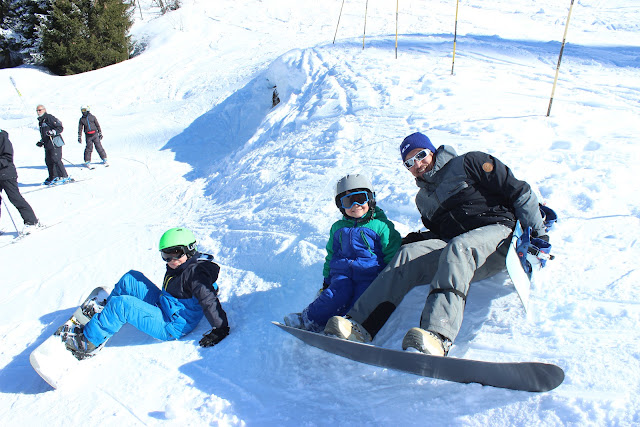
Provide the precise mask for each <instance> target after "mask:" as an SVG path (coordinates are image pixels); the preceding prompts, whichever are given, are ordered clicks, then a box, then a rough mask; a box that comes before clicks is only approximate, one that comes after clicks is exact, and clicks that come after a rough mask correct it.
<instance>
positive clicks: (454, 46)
mask: <svg viewBox="0 0 640 427" xmlns="http://www.w3.org/2000/svg"><path fill="white" fill-rule="evenodd" d="M458 1H459V0H456V23H455V26H454V27H453V57H452V58H451V75H453V66H454V64H455V62H456V39H457V38H458Z"/></svg>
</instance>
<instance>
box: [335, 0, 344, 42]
mask: <svg viewBox="0 0 640 427" xmlns="http://www.w3.org/2000/svg"><path fill="white" fill-rule="evenodd" d="M343 7H344V0H342V6H340V15H338V25H336V33H335V34H334V35H333V44H336V37H337V36H338V27H339V26H340V18H341V17H342V8H343Z"/></svg>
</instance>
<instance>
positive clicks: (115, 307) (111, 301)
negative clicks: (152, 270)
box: [84, 271, 176, 346]
mask: <svg viewBox="0 0 640 427" xmlns="http://www.w3.org/2000/svg"><path fill="white" fill-rule="evenodd" d="M160 295H161V291H160V289H158V287H157V286H156V285H154V284H153V283H152V282H151V281H150V280H149V279H147V278H146V277H145V276H144V274H142V273H140V272H138V271H129V272H128V273H126V274H125V275H124V276H122V277H121V278H120V280H119V281H118V283H116V285H115V287H114V288H113V291H112V292H111V295H109V298H107V304H106V305H105V307H104V310H102V312H100V313H98V314H96V315H95V316H93V317H92V318H91V321H89V323H87V325H86V326H85V327H84V336H85V337H86V338H87V339H88V340H89V341H91V343H93V344H94V345H96V346H97V345H100V344H102V343H103V342H105V341H106V340H108V339H109V338H111V337H112V336H113V334H115V333H116V332H118V331H119V330H120V328H122V326H124V324H125V323H129V324H131V325H133V326H135V327H136V328H137V329H138V330H140V331H142V332H144V333H146V334H149V335H151V336H152V337H154V338H157V339H159V340H163V341H169V340H174V339H176V337H174V336H172V335H171V334H170V333H169V332H168V331H167V328H166V326H167V325H168V324H169V323H170V319H169V318H168V317H167V316H165V315H164V313H163V312H162V310H161V309H160V307H159V306H158V302H159V300H160Z"/></svg>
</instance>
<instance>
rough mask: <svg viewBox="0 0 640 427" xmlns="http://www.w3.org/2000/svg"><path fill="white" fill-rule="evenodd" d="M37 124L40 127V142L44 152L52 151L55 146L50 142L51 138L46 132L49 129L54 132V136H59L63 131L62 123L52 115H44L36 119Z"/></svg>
mask: <svg viewBox="0 0 640 427" xmlns="http://www.w3.org/2000/svg"><path fill="white" fill-rule="evenodd" d="M38 124H39V125H40V138H41V139H40V141H41V142H43V143H44V148H45V150H53V149H54V148H55V146H54V145H53V142H52V141H51V138H52V137H51V136H50V135H49V134H47V132H48V131H49V130H51V129H53V130H55V131H56V135H60V134H61V133H62V131H63V130H64V129H63V127H62V122H61V121H60V120H58V119H56V118H55V117H54V116H53V115H52V114H49V113H44V114H43V115H41V116H40V117H38Z"/></svg>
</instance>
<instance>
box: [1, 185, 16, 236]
mask: <svg viewBox="0 0 640 427" xmlns="http://www.w3.org/2000/svg"><path fill="white" fill-rule="evenodd" d="M0 201H1V202H2V204H3V205H4V210H5V211H6V212H7V213H8V214H9V218H11V222H12V223H13V228H15V229H16V233H18V234H20V231H18V227H17V226H16V222H15V221H14V220H13V216H12V215H11V212H10V211H9V206H7V202H5V201H4V199H3V198H2V193H0Z"/></svg>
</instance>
